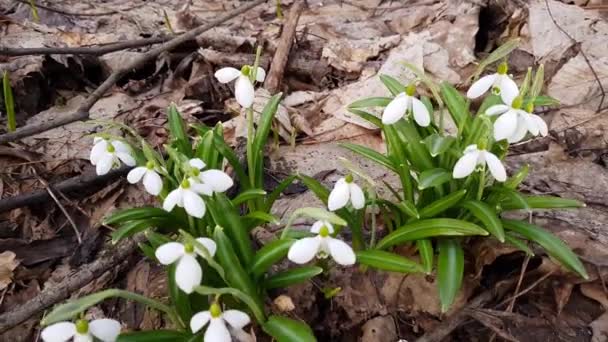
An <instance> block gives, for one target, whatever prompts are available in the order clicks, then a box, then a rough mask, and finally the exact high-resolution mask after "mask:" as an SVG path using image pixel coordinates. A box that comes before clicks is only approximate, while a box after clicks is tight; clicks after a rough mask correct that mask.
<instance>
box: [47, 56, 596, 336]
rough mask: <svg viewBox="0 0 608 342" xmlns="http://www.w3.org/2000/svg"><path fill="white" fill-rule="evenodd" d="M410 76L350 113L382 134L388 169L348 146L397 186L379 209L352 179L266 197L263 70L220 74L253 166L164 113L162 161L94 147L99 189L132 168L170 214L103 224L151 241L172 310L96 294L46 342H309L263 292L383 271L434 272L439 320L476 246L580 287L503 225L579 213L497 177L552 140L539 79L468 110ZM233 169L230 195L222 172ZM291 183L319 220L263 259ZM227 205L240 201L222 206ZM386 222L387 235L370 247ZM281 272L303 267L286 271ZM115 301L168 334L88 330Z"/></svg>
mask: <svg viewBox="0 0 608 342" xmlns="http://www.w3.org/2000/svg"><path fill="white" fill-rule="evenodd" d="M409 67H410V68H411V69H412V71H413V72H414V73H415V74H416V75H417V79H416V80H415V82H412V83H410V84H409V85H403V84H401V83H400V82H399V81H398V80H396V79H394V78H392V77H390V76H387V75H382V76H381V80H382V82H383V83H384V84H385V85H386V87H387V88H388V90H389V91H390V92H391V94H392V95H393V97H381V98H380V97H374V98H368V99H363V100H360V101H357V102H356V103H353V104H352V105H351V106H350V107H349V110H350V111H351V112H352V113H354V114H356V115H359V116H360V117H361V118H363V119H365V120H368V121H369V122H371V123H372V124H374V125H376V126H378V128H379V129H381V130H382V133H383V136H384V138H385V140H386V144H387V151H386V153H379V152H377V151H374V150H371V149H369V148H367V147H364V146H359V145H354V144H344V145H343V146H344V148H345V149H347V150H350V151H352V152H354V153H357V154H359V155H361V156H363V157H365V158H368V159H369V160H371V161H373V162H375V163H377V164H378V165H379V166H380V167H385V168H387V169H388V170H390V171H392V172H394V173H395V174H396V175H397V178H398V179H399V183H400V184H399V186H395V185H390V184H389V183H388V182H387V183H385V185H386V187H387V189H388V190H387V192H388V193H389V194H390V196H389V197H388V198H380V197H379V196H378V194H377V193H376V191H377V185H376V184H375V183H374V180H372V179H370V178H369V177H368V176H367V175H366V174H365V173H363V172H362V171H360V170H359V169H357V168H356V167H351V168H350V169H349V170H348V171H349V173H348V174H347V175H346V176H345V177H343V178H340V179H339V180H338V181H337V182H336V183H335V184H334V185H333V188H331V190H330V189H328V188H326V187H325V186H324V185H323V184H321V183H320V182H318V181H317V180H315V179H314V178H311V177H308V176H305V175H299V174H298V175H293V176H291V177H288V178H286V179H285V180H283V181H282V182H281V183H280V184H278V185H277V186H276V188H275V189H272V191H271V192H270V193H267V192H266V191H264V190H263V178H264V175H263V169H264V167H263V163H264V162H263V159H264V147H265V145H266V141H267V140H268V138H269V132H270V131H271V129H272V122H273V117H274V113H275V112H276V110H277V106H278V104H279V101H280V98H281V94H278V95H275V96H274V97H272V98H270V99H269V100H268V103H267V105H266V106H265V108H264V109H263V110H262V112H261V113H259V120H257V122H254V121H255V120H254V111H253V107H252V106H253V100H254V97H255V90H254V84H255V82H262V81H263V80H264V77H265V72H264V70H263V69H262V68H259V67H258V66H257V63H254V65H252V66H244V67H243V68H242V69H241V70H238V69H235V68H222V69H220V70H218V71H217V72H216V73H215V77H216V78H217V80H218V81H219V82H221V83H230V82H232V81H235V84H234V94H235V98H236V100H237V102H238V103H239V104H240V105H241V106H242V107H243V108H244V109H245V112H246V113H247V114H246V115H247V121H248V128H249V129H248V140H247V154H246V161H245V162H241V161H240V160H239V158H238V157H237V155H236V154H235V153H234V151H233V150H232V149H231V148H230V147H229V146H228V145H227V144H226V142H225V141H224V140H223V133H222V126H221V124H218V125H217V126H215V127H207V126H204V125H191V126H190V127H187V126H186V124H185V123H184V121H183V120H182V118H181V116H180V114H179V112H177V110H176V109H175V107H171V108H170V109H169V111H168V119H169V120H168V121H169V129H170V133H171V140H170V142H169V143H168V144H167V145H166V146H165V149H164V152H163V153H161V152H159V151H157V150H154V149H153V148H151V147H150V146H149V145H148V144H147V143H146V141H145V140H144V139H142V138H141V137H139V136H137V134H136V133H135V132H133V131H132V130H130V129H129V128H128V127H118V128H121V129H123V131H125V132H126V133H127V134H126V136H127V137H126V138H121V137H117V136H112V135H110V134H99V135H98V136H96V137H95V138H94V146H93V148H92V150H91V155H90V160H91V163H92V164H93V165H94V166H95V168H96V171H97V173H98V174H99V175H103V174H105V173H107V172H109V171H110V170H111V169H113V168H118V167H120V166H122V165H123V164H124V165H127V166H129V167H133V168H132V169H131V171H130V172H129V173H128V176H127V180H128V181H129V182H130V183H132V184H136V183H142V184H143V188H144V189H145V191H146V192H148V193H149V194H151V195H153V196H157V197H158V199H159V200H160V201H161V202H162V208H148V207H145V208H127V209H124V210H120V211H118V212H116V213H113V214H112V215H111V216H110V217H109V218H108V219H107V220H106V223H107V224H109V225H113V226H115V227H116V230H115V231H114V232H113V234H112V238H113V241H114V242H116V241H118V240H120V239H124V238H126V237H130V236H133V235H136V234H138V233H143V234H145V237H146V240H147V241H146V242H144V243H141V244H140V248H141V250H142V252H143V253H144V254H145V255H146V256H148V257H149V258H151V259H152V260H157V261H158V262H159V263H161V264H162V265H165V266H166V267H167V274H168V284H169V304H165V303H161V302H158V301H155V300H153V299H150V298H145V297H143V296H140V295H137V294H134V293H130V292H127V291H124V290H118V289H110V290H106V291H102V292H99V293H97V294H93V295H90V296H86V297H83V298H80V299H76V300H73V301H71V302H69V303H68V304H64V305H60V306H58V307H57V308H55V309H54V310H53V311H52V312H51V313H50V314H49V315H47V316H46V317H45V318H44V319H43V322H42V323H43V325H46V327H45V328H44V329H43V331H42V334H41V337H42V339H43V340H44V341H46V342H58V341H67V340H69V339H71V338H73V339H74V341H93V340H94V339H98V340H101V341H104V342H113V341H161V340H163V341H165V340H172V341H198V340H203V339H204V341H206V342H224V341H232V340H233V339H235V340H239V341H253V340H254V339H253V338H252V336H251V335H250V333H248V332H246V331H245V328H246V327H247V326H248V325H249V324H250V323H251V322H252V318H253V319H254V320H255V322H256V323H257V325H258V326H259V327H261V329H262V330H263V331H264V332H265V333H267V334H269V335H270V336H272V337H273V338H274V339H276V340H277V341H296V340H297V341H314V340H315V337H314V334H313V333H312V330H311V329H310V327H308V325H307V324H306V323H304V322H301V321H299V320H294V319H292V318H287V317H284V316H279V315H273V314H268V313H267V310H266V308H265V300H266V298H268V296H269V291H272V290H273V289H280V288H284V287H287V286H291V285H294V284H297V283H301V282H304V281H309V280H310V279H311V278H313V277H315V276H323V274H326V272H327V270H328V269H329V268H330V267H336V266H352V265H354V264H355V263H358V264H359V265H360V266H361V267H360V270H359V271H366V270H367V269H369V268H375V269H378V270H382V271H391V272H402V273H410V272H412V273H413V272H420V273H430V272H432V271H433V269H434V268H435V264H436V270H437V271H436V272H437V276H438V281H437V283H438V290H439V296H440V299H441V303H442V309H443V310H444V311H445V310H447V309H448V308H449V306H450V304H451V303H452V302H453V300H454V298H455V297H456V295H457V293H458V290H459V288H460V284H461V282H462V276H463V273H464V266H463V265H464V256H463V255H464V253H463V248H462V244H464V243H466V241H468V239H472V238H474V237H476V236H477V237H488V238H494V239H497V240H498V241H500V242H502V243H510V244H512V245H513V246H515V247H517V248H519V249H521V250H522V251H524V252H526V253H533V252H532V250H531V248H530V243H531V242H534V243H536V244H538V245H540V246H541V247H544V249H545V252H546V253H547V254H549V255H550V256H551V257H552V258H553V259H555V260H557V261H558V262H560V263H561V264H562V265H563V266H564V267H566V268H568V269H570V270H572V271H574V272H577V273H579V274H580V275H581V276H583V277H586V272H585V269H584V267H583V265H582V264H581V263H580V261H579V260H578V258H577V257H576V255H574V253H573V252H572V251H570V249H568V247H567V246H566V245H565V244H564V243H563V242H561V241H560V240H559V239H558V238H556V237H555V236H553V235H551V234H550V233H548V232H547V231H545V230H543V229H542V228H540V227H537V226H535V225H533V224H531V223H528V222H527V221H518V220H506V219H502V218H501V216H500V214H501V213H502V212H504V211H508V210H525V211H528V212H529V211H531V210H533V209H534V208H556V207H559V208H565V207H578V206H581V205H582V204H581V203H580V202H577V201H574V200H568V199H561V198H559V197H550V196H530V195H524V194H521V193H519V192H518V191H517V190H516V189H517V186H518V185H519V183H521V181H523V179H524V178H525V177H526V175H527V172H528V170H527V168H523V169H522V170H519V171H518V172H516V173H515V174H514V175H513V176H512V177H510V178H509V177H508V175H507V172H506V171H505V168H504V166H503V164H502V162H501V159H503V158H504V156H505V155H506V152H507V149H508V144H509V143H515V142H519V141H522V140H523V139H525V138H526V137H528V136H538V135H542V136H545V135H547V133H548V132H547V131H548V130H547V125H546V124H545V122H544V121H543V120H542V119H541V118H540V117H539V116H537V115H535V114H534V113H533V111H534V107H535V105H536V104H546V102H547V101H550V99H549V98H547V97H542V96H540V90H541V88H542V77H543V76H542V68H541V69H539V70H538V71H537V72H536V74H534V73H533V72H532V71H531V70H530V71H529V72H528V75H527V76H526V79H525V80H524V81H523V83H522V84H521V86H519V87H518V85H517V84H516V83H515V82H514V81H513V80H512V79H511V77H510V76H509V75H508V74H507V65H506V63H504V62H503V63H501V64H499V66H498V68H497V72H496V73H494V74H491V75H487V76H483V77H481V78H479V79H478V80H476V81H475V82H474V83H473V84H472V86H471V87H470V88H469V90H468V92H467V94H466V96H467V98H468V99H466V98H464V97H463V96H461V95H460V94H459V93H458V91H456V89H454V88H453V87H452V86H451V85H449V84H447V83H442V84H441V85H437V84H435V83H433V82H432V81H431V80H430V79H429V78H427V77H426V76H425V75H424V73H423V72H422V71H420V70H418V69H416V68H414V67H411V66H409ZM533 76H535V77H533ZM416 85H419V86H424V87H425V88H426V90H427V92H428V93H430V94H432V95H433V97H432V98H430V97H427V96H417V89H416ZM484 94H487V96H486V98H485V99H484V101H483V103H482V104H481V106H480V108H479V111H478V113H477V115H472V114H471V113H470V108H469V107H470V106H471V100H474V99H477V98H479V97H481V96H483V95H484ZM543 101H544V102H543ZM434 105H435V106H438V108H437V110H436V108H434ZM374 107H379V108H380V111H381V118H379V117H378V115H376V114H374V113H373V112H372V111H367V110H364V108H372V109H373V108H374ZM374 110H375V109H374ZM435 112H437V113H438V114H439V119H437V118H436V116H435V115H434V114H433V113H435ZM446 112H447V113H448V114H449V115H450V117H449V118H450V119H451V120H452V121H453V123H454V125H455V126H456V127H457V132H456V133H453V134H448V133H447V130H446V129H445V128H444V127H443V126H444V120H445V121H447V119H448V118H444V117H443V115H445V113H446ZM494 117H496V118H495V119H494ZM437 121H438V122H437ZM114 128H116V127H114ZM242 164H246V165H242ZM346 165H350V164H348V163H347V164H346ZM227 166H229V167H230V168H231V169H232V173H233V174H234V177H235V179H236V180H237V182H235V181H234V180H233V178H232V177H231V176H230V175H228V174H227V173H225V172H224V171H223V170H225V169H226V167H227ZM490 176H491V177H490ZM296 180H298V181H300V182H302V183H304V184H305V185H306V186H308V188H309V189H310V190H312V191H313V192H314V193H315V194H316V195H317V197H318V198H319V199H320V200H321V201H322V202H323V203H325V205H326V208H300V209H297V210H296V211H295V212H294V213H292V215H291V216H290V217H289V220H288V222H287V225H286V227H285V228H284V229H283V232H282V234H281V236H280V237H279V238H277V239H276V240H275V241H272V242H270V243H268V244H266V245H265V246H262V247H261V248H259V249H257V250H255V249H254V241H252V240H251V237H250V234H249V232H250V230H251V229H253V228H255V227H257V226H261V225H264V224H267V223H276V222H277V221H278V219H277V218H276V217H274V216H273V215H272V212H271V209H272V205H273V203H274V202H275V201H276V200H277V198H279V196H280V194H281V192H282V191H283V190H284V189H285V188H286V187H287V186H289V185H290V184H291V183H292V182H294V181H296ZM355 180H357V181H355ZM235 187H238V189H234V188H235ZM229 190H230V191H229ZM228 192H234V193H235V194H236V195H233V196H231V197H232V198H229V196H228V195H227V193H228ZM368 208H372V209H373V210H368ZM298 217H307V218H309V219H312V220H316V222H314V224H312V226H311V228H310V230H309V231H301V230H295V229H290V226H291V224H292V223H293V221H294V220H295V219H296V218H298ZM380 220H381V221H382V222H383V225H382V226H383V228H384V229H383V232H384V233H385V235H384V236H383V237H382V239H380V240H379V241H376V240H377V239H376V230H377V228H378V226H379V224H378V221H380ZM344 229H349V230H350V235H349V236H352V242H351V244H352V247H351V244H349V243H347V242H345V241H344V240H343V239H342V238H341V236H345V235H344V234H341V232H343V231H344ZM402 244H413V245H415V246H416V247H417V251H418V253H417V255H416V256H409V257H406V256H403V255H400V254H397V253H394V252H392V251H391V249H392V248H393V247H394V246H398V245H402ZM436 254H437V256H436ZM285 257H286V258H287V259H288V260H290V261H291V262H293V263H295V264H296V265H297V266H295V267H291V265H288V266H286V265H285V263H283V262H282V260H283V259H284V258H285ZM330 260H333V263H332V262H330ZM292 265H293V264H292ZM286 267H287V268H286ZM112 296H117V297H122V298H126V299H129V300H135V301H139V302H142V303H144V304H146V305H148V306H150V307H151V308H154V309H156V310H159V311H162V312H163V313H164V314H165V317H166V318H167V320H168V324H167V326H168V327H169V328H168V329H166V330H161V331H153V332H147V331H142V332H124V333H122V334H121V324H120V323H119V322H117V321H115V320H112V319H105V318H104V319H96V320H91V321H88V320H87V318H86V317H85V315H84V312H86V309H87V308H88V307H90V306H92V305H95V304H98V303H100V302H101V301H103V300H104V299H106V298H108V297H112Z"/></svg>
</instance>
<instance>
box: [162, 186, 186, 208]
mask: <svg viewBox="0 0 608 342" xmlns="http://www.w3.org/2000/svg"><path fill="white" fill-rule="evenodd" d="M176 205H177V206H178V207H183V206H184V195H183V190H182V188H177V189H175V190H173V191H171V192H170V193H169V195H168V196H167V198H165V201H164V202H163V209H165V210H166V211H171V210H173V208H174V207H175V206H176Z"/></svg>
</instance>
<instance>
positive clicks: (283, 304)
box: [272, 295, 296, 312]
mask: <svg viewBox="0 0 608 342" xmlns="http://www.w3.org/2000/svg"><path fill="white" fill-rule="evenodd" d="M272 302H273V303H274V305H276V307H277V309H279V311H280V312H289V311H293V310H294V309H295V308H296V306H295V305H294V304H293V301H292V300H291V297H289V296H286V295H280V296H278V297H277V298H275V299H274V300H273V301H272Z"/></svg>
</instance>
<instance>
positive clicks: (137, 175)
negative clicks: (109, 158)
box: [127, 166, 148, 184]
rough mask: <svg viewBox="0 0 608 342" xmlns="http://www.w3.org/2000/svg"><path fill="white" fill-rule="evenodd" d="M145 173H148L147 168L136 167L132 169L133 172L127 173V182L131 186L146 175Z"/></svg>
mask: <svg viewBox="0 0 608 342" xmlns="http://www.w3.org/2000/svg"><path fill="white" fill-rule="evenodd" d="M146 171H148V168H147V167H144V166H138V167H136V168H134V169H133V170H131V171H129V174H128V175H127V181H129V183H131V184H135V183H137V182H139V181H140V180H141V178H142V177H143V176H144V175H145V174H146Z"/></svg>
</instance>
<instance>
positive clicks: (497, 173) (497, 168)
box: [483, 151, 507, 182]
mask: <svg viewBox="0 0 608 342" xmlns="http://www.w3.org/2000/svg"><path fill="white" fill-rule="evenodd" d="M483 153H484V158H485V160H486V164H487V165H488V168H489V169H490V173H491V174H492V176H493V177H494V179H496V180H497V181H499V182H504V181H506V180H507V172H506V171H505V167H504V166H502V163H501V162H500V159H498V157H496V156H495V155H494V154H493V153H491V152H488V151H483Z"/></svg>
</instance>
